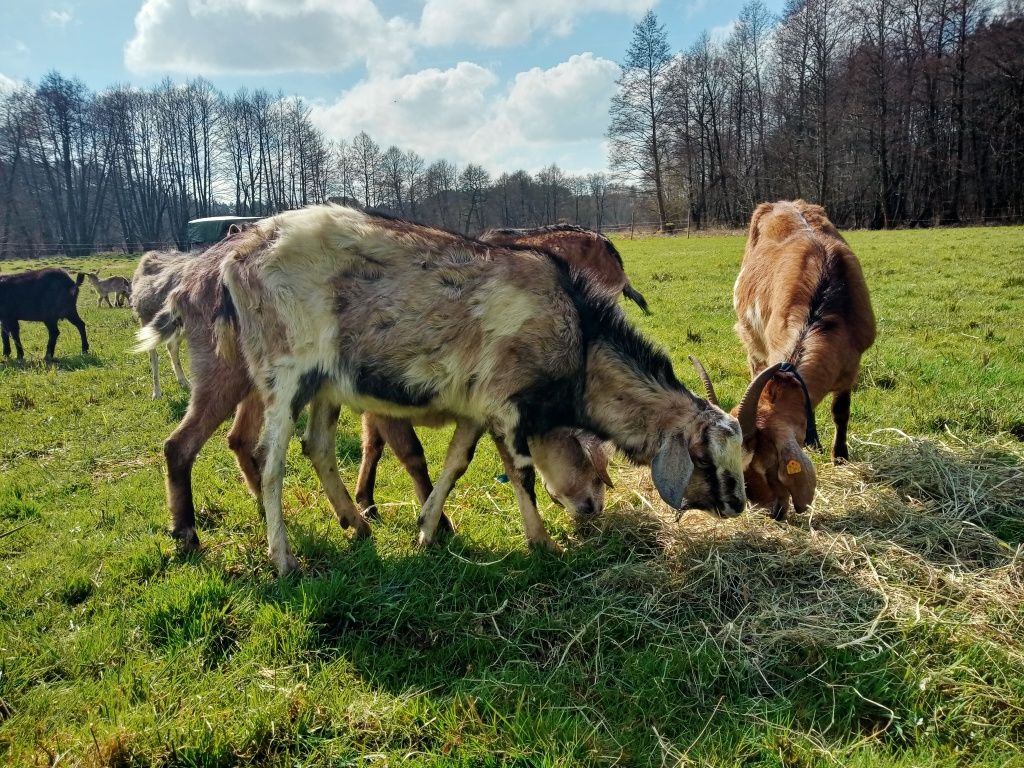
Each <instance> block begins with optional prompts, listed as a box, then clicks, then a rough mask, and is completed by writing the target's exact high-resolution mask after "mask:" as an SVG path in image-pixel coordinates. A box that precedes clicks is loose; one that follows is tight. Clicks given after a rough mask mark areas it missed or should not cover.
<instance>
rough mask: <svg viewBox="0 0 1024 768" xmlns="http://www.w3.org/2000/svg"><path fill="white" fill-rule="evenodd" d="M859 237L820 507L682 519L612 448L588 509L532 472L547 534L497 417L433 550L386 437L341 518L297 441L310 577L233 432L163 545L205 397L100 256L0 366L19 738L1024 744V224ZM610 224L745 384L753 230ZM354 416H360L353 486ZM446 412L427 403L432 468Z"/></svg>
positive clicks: (69, 745)
mask: <svg viewBox="0 0 1024 768" xmlns="http://www.w3.org/2000/svg"><path fill="white" fill-rule="evenodd" d="M849 240H850V242H851V245H852V246H853V248H854V250H855V251H856V252H857V253H858V255H859V256H860V258H861V261H862V263H863V266H864V270H865V273H866V276H867V280H868V283H869V286H870V287H871V290H872V296H873V300H874V304H875V311H876V314H877V316H878V322H879V339H878V342H877V344H876V345H875V347H874V348H872V349H871V350H870V351H869V352H868V353H867V354H866V356H865V358H864V363H863V371H862V384H861V386H860V387H859V389H858V390H857V391H856V392H855V393H854V397H853V417H852V421H851V434H852V436H853V439H852V440H851V451H852V453H853V456H854V459H855V461H854V463H853V464H852V465H850V466H848V467H845V468H842V469H839V470H836V469H833V468H831V467H829V466H827V465H825V464H823V463H822V460H821V458H820V457H819V458H817V459H816V461H818V462H819V473H820V478H821V489H820V494H819V497H818V500H817V502H816V503H815V505H814V507H813V508H812V510H811V512H809V513H808V514H806V515H803V516H798V517H796V518H795V519H794V520H793V521H792V522H791V523H790V524H777V523H774V522H771V521H769V520H768V519H767V518H765V517H763V516H761V515H759V514H757V513H750V514H748V515H745V516H743V517H742V518H740V519H738V520H734V521H728V522H718V521H714V520H711V519H710V518H708V517H706V516H705V515H703V514H700V513H688V514H687V515H685V516H684V517H683V518H682V520H681V521H679V522H678V523H677V522H676V521H675V518H674V516H673V515H671V514H668V513H667V510H665V509H664V508H663V507H662V506H661V505H660V502H658V501H657V500H656V494H654V493H653V492H652V491H651V487H650V483H649V478H648V476H647V473H646V471H644V470H638V469H635V468H631V467H628V466H626V465H625V464H624V463H622V462H619V463H618V464H617V465H616V467H615V468H614V474H615V476H616V477H617V480H618V484H617V487H616V489H615V491H613V492H612V494H611V498H610V504H609V507H610V508H609V510H608V512H607V514H606V515H605V516H604V517H603V518H602V520H601V521H600V523H599V524H598V525H597V526H596V527H595V528H593V529H589V530H580V531H577V530H575V529H574V528H573V527H572V525H571V522H570V520H569V519H568V518H567V517H566V516H565V514H564V513H563V512H562V511H561V510H559V509H558V508H556V507H554V506H553V505H551V504H550V503H548V502H547V500H546V498H545V499H542V503H543V506H544V509H543V513H544V516H545V520H546V522H547V525H548V527H549V529H550V530H551V532H552V535H553V536H554V537H555V538H556V539H557V540H559V541H561V542H562V543H563V544H564V545H566V547H567V554H566V555H565V556H564V557H561V558H555V557H551V556H546V555H542V554H531V553H530V552H529V551H528V550H527V548H526V546H525V541H524V538H523V535H522V530H521V527H522V525H521V521H520V519H519V516H518V513H517V512H516V510H515V503H514V499H513V497H512V493H511V490H510V488H509V486H508V485H507V484H504V483H501V482H499V481H498V480H497V479H496V476H497V475H499V474H500V472H501V467H500V462H499V460H498V458H497V456H496V455H495V453H494V451H493V449H492V448H491V447H490V446H489V445H487V444H486V443H482V444H481V449H480V451H479V452H478V454H477V457H476V459H475V461H474V463H473V466H472V467H471V469H470V471H469V473H468V474H467V476H466V477H465V478H464V479H463V481H462V482H461V483H460V484H459V485H458V486H457V488H456V490H455V491H454V493H453V494H452V497H451V500H450V502H449V512H450V514H451V516H452V517H453V519H454V521H455V522H456V524H457V525H458V527H459V532H458V534H457V535H456V536H455V537H453V538H451V539H449V540H448V541H447V542H446V545H445V546H443V547H442V548H440V549H437V550H433V551H429V552H421V551H419V550H417V549H416V548H415V547H414V545H413V542H414V540H415V517H416V508H415V505H414V504H413V503H412V502H413V499H414V497H413V494H412V488H411V483H410V481H409V480H408V478H407V477H406V476H405V474H404V472H403V470H402V469H401V468H400V466H399V465H398V464H397V462H396V461H395V460H394V459H393V458H392V457H390V455H389V456H388V457H387V458H386V459H385V461H384V462H383V464H382V467H381V472H380V474H379V479H378V489H379V490H378V493H377V499H378V501H379V502H380V503H381V505H382V508H383V520H382V521H381V522H380V523H379V524H377V525H375V528H374V537H373V539H372V540H370V541H366V542H353V541H352V540H351V537H350V534H349V533H348V532H345V531H342V530H340V529H339V528H338V527H337V524H336V522H335V521H334V517H333V515H332V514H331V512H330V509H329V505H328V504H327V502H326V499H325V497H324V495H323V494H322V492H321V491H320V488H319V485H318V483H317V481H316V478H315V475H314V473H313V471H312V469H311V467H310V466H309V463H308V462H307V461H306V460H305V459H304V458H303V457H302V456H301V452H300V451H299V448H298V445H297V443H295V444H293V445H292V448H291V451H290V454H289V473H288V476H287V482H286V493H285V500H286V510H287V517H288V524H289V534H290V537H291V541H292V543H293V546H294V548H295V550H296V554H297V556H298V557H299V559H300V562H301V564H302V568H303V575H302V576H301V577H297V578H291V579H287V580H283V581H279V580H277V579H276V578H275V576H274V573H273V569H272V567H271V565H270V563H269V561H268V559H267V556H266V552H265V547H266V542H265V535H264V530H263V525H262V521H261V519H260V516H259V514H258V513H257V511H256V508H255V505H254V503H253V501H252V499H251V498H250V497H249V496H248V494H247V493H246V491H245V489H244V486H243V485H242V483H241V482H240V479H239V476H238V472H237V470H236V468H235V466H234V463H233V459H232V458H231V455H230V452H229V451H228V449H227V446H226V442H225V440H224V435H225V433H226V429H222V430H221V431H220V432H219V433H218V435H217V436H216V437H215V438H214V439H213V440H212V441H211V442H210V444H209V445H208V446H207V448H206V449H205V450H204V452H203V454H202V455H201V456H200V459H199V461H198V462H197V465H196V469H195V472H194V482H195V488H196V496H197V504H198V505H199V506H200V507H201V510H200V527H201V536H202V538H203V542H204V545H205V549H204V551H203V552H202V553H201V554H199V555H197V556H193V557H189V558H180V557H179V556H177V555H176V554H175V552H174V548H173V546H172V543H171V541H170V539H169V537H168V536H167V535H166V533H165V531H166V528H167V524H168V521H167V512H166V507H165V501H164V491H163V480H162V468H163V459H162V452H161V444H162V441H163V439H164V438H165V437H166V436H167V434H168V433H169V432H170V431H171V429H173V427H174V425H175V424H176V423H177V420H178V419H180V417H181V415H182V414H183V412H184V407H185V403H186V402H187V396H186V395H185V393H183V392H181V390H180V389H179V388H178V386H177V384H176V383H175V382H174V378H173V375H172V373H171V370H170V366H169V365H168V364H167V360H166V356H163V357H162V359H161V365H162V369H161V371H162V375H163V381H162V384H163V389H164V393H165V399H164V400H162V401H158V402H154V401H152V400H150V397H149V395H150V382H149V369H148V362H147V360H146V358H145V357H142V356H137V355H133V354H131V353H130V351H129V350H130V347H131V345H132V342H133V333H134V330H135V323H134V320H133V318H132V317H131V314H130V312H129V311H127V310H117V309H114V310H111V309H107V308H103V309H97V308H96V306H95V304H96V300H95V296H94V294H93V293H92V291H91V289H90V288H89V287H88V285H86V286H84V287H83V291H82V297H81V299H80V301H79V306H80V310H81V312H82V315H83V317H84V319H85V321H86V323H87V325H88V329H89V334H90V342H91V347H92V353H91V354H90V355H87V356H82V355H78V354H76V353H75V350H76V349H77V334H76V333H74V332H73V329H72V328H70V327H63V326H62V334H61V338H60V340H59V341H58V345H57V357H58V362H57V364H56V365H54V366H45V365H44V364H43V362H42V354H43V350H44V348H45V330H44V329H43V328H42V326H39V325H37V324H25V325H23V332H22V337H23V341H24V344H25V348H26V354H27V360H26V362H24V363H21V364H19V363H15V362H0V764H4V765H7V764H10V765H18V766H20V765H47V764H52V763H54V762H59V763H60V764H62V765H63V764H86V765H102V764H117V765H148V764H162V765H209V766H226V765H267V764H270V765H317V766H320V765H338V764H348V763H356V762H360V761H361V760H367V761H372V760H386V761H387V762H388V763H390V764H399V763H402V762H404V761H418V762H420V763H442V762H450V763H453V764H462V765H497V764H509V763H511V764H521V765H536V764H541V765H580V764H582V765H586V764H613V763H617V764H624V765H709V766H711V765H714V766H719V765H735V766H740V765H742V766H817V765H844V766H845V765H854V766H866V767H870V768H877V767H878V766H888V765H903V766H923V765H949V766H953V765H958V766H959V765H963V764H989V765H993V766H996V765H1007V764H1013V761H1014V760H1018V761H1019V759H1020V758H1019V757H1017V755H1018V754H1019V750H1020V748H1021V747H1022V742H1024V628H1022V621H1024V601H1022V597H1021V584H1022V581H1024V573H1022V572H1021V565H1020V560H1019V557H1018V556H1017V552H1018V549H1017V548H1018V546H1019V544H1020V543H1021V541H1022V540H1024V530H1022V525H1021V520H1022V519H1024V511H1022V507H1021V502H1020V501H1019V500H1020V499H1021V498H1022V497H1024V450H1022V446H1021V443H1020V442H1019V440H1020V439H1021V438H1024V331H1022V330H1021V318H1024V291H1022V289H1021V285H1020V284H1019V276H1018V275H1016V274H1015V273H1014V272H1013V269H1014V265H1019V264H1024V229H1021V228H999V229H964V230H946V231H908V232H892V233H854V234H852V235H850V237H849ZM618 243H619V246H620V248H621V250H622V253H623V256H624V258H625V261H626V264H627V269H628V271H629V273H630V275H631V278H632V282H633V283H634V285H635V286H636V287H637V288H638V289H639V290H641V291H642V292H643V293H644V294H645V295H646V297H647V299H648V301H649V303H650V305H651V308H652V310H653V312H654V314H653V315H652V316H651V317H646V318H645V317H641V316H640V314H639V312H638V311H636V310H635V308H634V307H632V305H627V311H628V312H629V313H630V315H631V317H633V319H634V320H635V321H636V322H637V324H638V325H639V326H640V327H641V328H642V329H643V330H644V332H645V333H647V334H648V335H650V336H651V337H653V338H655V339H657V340H658V341H659V342H660V343H662V344H663V345H664V346H665V347H666V348H667V349H668V350H669V351H670V353H671V355H672V358H673V360H674V361H675V363H676V367H677V372H678V373H679V375H680V376H681V377H682V378H683V379H684V380H685V381H688V382H690V383H691V384H694V385H695V383H696V378H695V376H694V375H693V373H692V371H691V370H690V369H689V367H688V364H687V363H686V355H687V354H697V355H699V356H700V357H701V359H702V360H703V361H704V364H705V365H706V366H707V367H708V370H709V371H710V372H711V374H712V376H713V377H714V378H715V379H716V386H717V388H718V389H719V392H720V394H721V395H722V399H723V400H724V401H727V402H733V401H734V400H735V398H737V397H738V396H739V394H740V393H741V392H742V390H743V387H744V385H745V377H746V365H745V361H744V356H743V352H742V349H741V347H740V344H739V342H738V341H737V339H736V337H735V334H734V333H733V331H732V324H733V322H734V315H733V311H732V298H731V292H732V283H733V280H734V279H735V276H736V272H737V270H738V265H739V261H740V257H741V254H742V247H743V239H742V237H735V236H732V237H730V236H722V237H707V238H691V239H689V240H687V239H686V238H678V237H677V238H652V239H646V240H637V241H629V240H619V241H618ZM84 264H87V265H88V266H89V267H90V268H94V267H96V266H99V267H106V269H105V270H104V272H105V274H124V275H130V274H131V272H132V269H133V268H134V263H133V262H132V261H131V260H128V259H123V258H120V257H115V256H109V257H107V256H98V257H95V258H94V259H91V260H89V261H87V262H83V265H84ZM65 265H66V266H68V267H70V268H71V269H72V270H74V269H77V268H78V267H79V266H80V265H79V264H72V263H66V264H65ZM22 266H25V265H18V264H16V265H9V264H4V265H3V268H4V271H8V270H10V269H15V268H19V267H22ZM818 415H819V423H820V426H821V428H822V432H823V435H822V437H823V440H827V439H828V437H830V423H829V417H828V409H827V404H826V405H825V406H823V407H822V408H821V409H820V410H819V414H818ZM893 429H897V430H899V431H898V432H895V431H891V430H893ZM357 430H358V421H357V419H356V418H355V417H354V416H353V415H352V414H349V413H345V414H343V416H342V424H341V429H340V436H339V444H338V454H339V460H340V462H341V466H342V473H343V476H344V478H345V480H346V482H347V483H348V484H349V486H350V487H352V486H354V483H355V475H356V468H357V465H358V432H357ZM881 430H886V431H881ZM448 434H450V431H449V430H442V431H437V432H430V431H427V430H424V432H423V437H424V443H425V447H426V449H427V452H428V459H429V460H430V462H431V466H432V467H437V466H439V463H440V461H441V457H442V455H443V451H444V446H445V438H446V436H447V435H448ZM910 436H914V437H910Z"/></svg>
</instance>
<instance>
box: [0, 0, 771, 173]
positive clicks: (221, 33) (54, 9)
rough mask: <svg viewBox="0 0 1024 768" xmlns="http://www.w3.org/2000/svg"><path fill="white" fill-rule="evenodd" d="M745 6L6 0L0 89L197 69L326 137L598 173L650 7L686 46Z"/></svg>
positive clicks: (600, 1)
mask: <svg viewBox="0 0 1024 768" xmlns="http://www.w3.org/2000/svg"><path fill="white" fill-rule="evenodd" d="M742 2H743V0H662V2H652V1H651V0H77V1H76V0H58V1H56V2H51V0H31V1H30V0H2V2H0V83H2V82H4V81H6V80H15V81H26V80H27V81H37V80H38V79H39V78H40V77H41V76H42V75H43V74H45V73H46V72H47V71H49V70H50V69H56V70H58V71H60V72H62V73H63V74H65V75H73V76H76V77H79V78H81V79H82V80H83V81H85V83H86V84H88V85H89V86H90V87H92V88H95V89H101V88H104V87H107V86H109V85H112V84H115V83H132V84H135V85H140V86H147V85H152V84H153V83H156V82H158V81H160V80H161V79H163V78H164V77H170V78H171V79H172V80H175V81H181V80H186V79H188V78H190V77H194V76H197V75H201V76H203V77H206V78H207V79H208V80H210V81H211V82H213V83H214V85H216V86H217V87H218V88H221V89H222V90H225V91H232V90H234V89H236V88H239V87H243V86H244V87H248V88H257V87H260V88H267V89H270V90H272V91H278V90H280V91H282V92H283V93H285V94H286V95H298V96H302V97H304V98H305V99H307V100H308V101H309V102H310V103H311V104H312V105H313V107H314V111H313V119H314V120H315V121H316V122H317V124H318V126H319V127H320V128H321V129H322V130H323V131H324V132H325V133H326V134H328V135H329V136H331V137H333V138H339V139H343V138H348V137H351V136H353V135H354V134H355V133H357V132H358V131H360V130H366V131H367V132H368V133H370V134H371V135H372V136H374V138H376V139H377V140H378V141H379V142H381V143H383V144H387V143H392V142H394V143H397V144H399V145H400V146H402V147H403V148H412V149H415V150H417V151H419V152H420V153H421V154H422V155H424V156H425V157H426V158H427V159H428V160H434V159H437V158H438V157H441V156H444V157H448V158H449V159H452V160H455V161H456V162H458V163H460V164H461V163H465V162H471V161H472V162H479V163H482V164H484V165H485V166H486V167H488V168H489V169H490V170H492V171H500V170H511V169H513V168H516V167H525V168H527V169H528V170H536V169H537V168H539V167H541V166H542V165H545V164H547V163H550V162H558V163H559V164H560V165H561V166H562V167H563V168H565V169H566V170H569V171H580V172H582V171H591V170H602V169H603V168H604V167H605V163H606V157H605V146H604V140H603V134H604V131H605V129H606V127H607V108H608V99H609V98H610V96H611V94H612V92H613V91H614V80H615V77H616V75H617V68H616V66H615V64H616V62H619V61H621V59H622V57H623V54H624V52H625V49H626V46H627V45H628V43H629V38H630V35H631V32H632V25H633V24H634V23H635V22H636V21H637V20H638V19H639V18H640V17H641V16H642V15H643V13H644V12H645V11H646V10H647V8H649V7H653V8H654V10H655V12H656V13H657V14H658V16H659V19H660V20H661V22H662V23H663V24H665V26H666V29H667V31H668V33H669V39H670V42H671V44H672V46H673V48H675V49H681V48H684V47H686V46H688V45H690V44H691V43H692V42H693V41H694V40H695V39H696V37H697V36H698V35H699V34H700V32H701V31H702V30H705V29H706V30H709V31H715V32H716V33H717V34H724V31H725V30H727V29H728V25H729V23H730V22H731V21H732V20H733V19H735V18H736V16H737V15H738V13H739V9H740V7H741V5H742ZM766 4H767V5H768V6H769V7H770V8H772V9H773V10H778V8H779V7H781V0H768V1H767V3H766Z"/></svg>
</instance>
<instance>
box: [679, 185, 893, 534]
mask: <svg viewBox="0 0 1024 768" xmlns="http://www.w3.org/2000/svg"><path fill="white" fill-rule="evenodd" d="M733 303H734V305H735V308H736V315H737V318H738V321H737V323H736V332H737V333H738V334H739V336H740V338H741V339H742V340H743V344H744V346H745V347H746V349H747V360H748V362H749V364H750V372H751V375H752V376H754V375H757V374H761V376H763V377H764V378H765V379H766V380H767V381H766V385H765V387H764V390H763V392H762V393H761V395H760V397H759V399H755V398H753V397H749V398H745V399H744V401H743V402H741V403H740V405H739V406H737V407H736V410H735V413H736V415H737V418H738V419H739V421H740V423H741V424H742V425H743V426H744V435H748V434H749V435H750V436H749V437H748V438H746V439H745V440H744V464H745V470H744V481H745V483H746V487H747V498H749V499H750V500H751V501H753V502H755V503H757V504H761V505H764V506H767V507H770V509H771V511H772V515H773V516H774V517H776V518H781V517H783V516H785V513H786V510H787V509H788V508H789V502H790V499H792V501H793V505H794V507H795V508H796V510H797V511H798V512H801V511H803V510H804V509H806V508H807V506H808V505H809V504H810V503H811V501H812V500H813V498H814V492H815V484H816V477H815V472H814V465H813V464H812V463H811V461H810V459H808V457H807V456H806V454H804V452H803V450H802V449H801V447H800V446H801V444H804V443H808V444H812V445H816V444H817V442H818V440H817V430H816V428H815V424H814V408H815V407H817V405H818V403H820V402H821V400H822V399H823V398H824V397H825V395H827V394H828V393H829V392H832V393H833V399H832V417H833V419H834V420H835V424H836V434H835V441H834V442H833V445H832V459H833V461H834V462H836V463H838V462H840V461H844V460H846V459H847V458H849V451H848V449H847V445H846V429H847V424H848V423H849V420H850V392H851V391H852V389H853V385H854V383H855V382H856V380H857V373H858V370H859V368H860V358H861V355H862V354H863V353H864V351H865V350H866V349H867V348H868V347H870V346H871V344H872V343H873V342H874V340H875V316H874V313H873V312H872V310H871V300H870V297H869V295H868V288H867V284H866V283H865V282H864V275H863V273H862V272H861V268H860V264H859V263H858V261H857V257H856V256H854V255H853V252H852V251H851V250H850V247H849V246H848V245H847V243H846V241H845V240H844V239H843V238H842V236H841V235H840V234H839V232H838V231H837V230H836V228H835V227H834V226H833V224H832V222H831V221H829V219H828V216H827V215H826V214H825V210H824V209H823V208H821V206H817V205H811V204H809V203H805V202H804V201H803V200H796V201H794V202H778V203H762V204H761V205H759V206H758V207H757V210H755V211H754V215H753V217H752V218H751V220H750V233H749V236H748V239H747V247H746V252H745V254H744V257H743V266H742V269H741V270H740V274H739V277H738V278H737V279H736V286H735V289H734V292H733ZM773 361H774V363H775V364H774V365H772V366H771V367H767V366H768V364H769V363H770V362H773ZM698 372H699V373H701V375H702V379H703V380H704V383H705V387H706V389H707V390H708V392H709V395H713V388H712V387H711V382H710V379H709V378H708V377H707V374H706V373H704V372H703V369H702V368H700V367H699V366H698ZM759 378H760V377H759ZM748 391H753V388H752V389H751V390H748ZM755 426H756V429H751V428H752V427H755Z"/></svg>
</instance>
